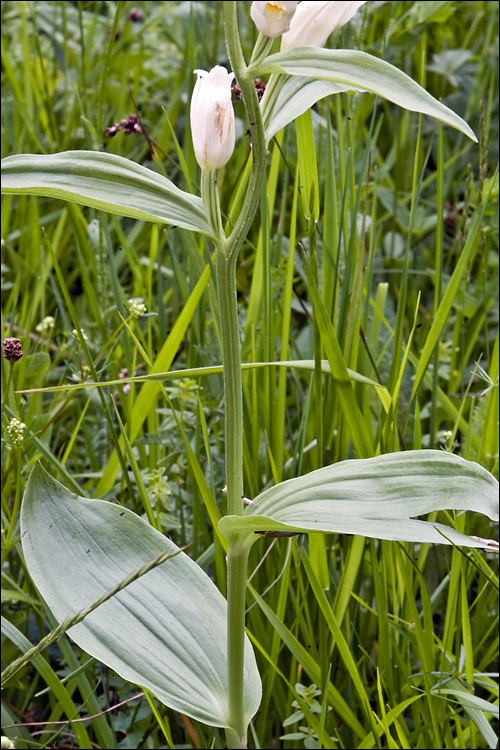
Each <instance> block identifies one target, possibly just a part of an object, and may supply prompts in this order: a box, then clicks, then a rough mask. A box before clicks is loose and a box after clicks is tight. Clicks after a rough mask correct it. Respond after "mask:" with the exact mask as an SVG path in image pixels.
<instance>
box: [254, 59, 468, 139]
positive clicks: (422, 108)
mask: <svg viewBox="0 0 500 750" xmlns="http://www.w3.org/2000/svg"><path fill="white" fill-rule="evenodd" d="M262 73H288V74H289V75H295V76H303V77H304V76H305V77H307V78H317V79H321V80H325V81H334V82H335V83H340V84H343V85H344V86H347V87H349V88H353V89H361V90H363V91H369V92H371V93H372V94H377V95H378V96H381V97H383V98H384V99H388V100H389V101H390V102H394V103H395V104H397V105H399V106H400V107H403V108H404V109H409V110H410V111H412V112H421V113H422V114H424V115H430V116H431V117H435V118H437V119H438V120H442V121H443V122H446V123H448V125H451V126H452V127H454V128H457V130H461V131H462V133H465V135H467V136H468V137H469V138H471V139H472V140H473V141H477V138H476V136H475V135H474V133H473V131H472V130H471V128H470V127H469V126H468V125H467V123H466V122H465V120H462V118H461V117H459V116H458V115H457V114H455V112H453V111H452V110H451V109H448V107H446V106H445V105H444V104H441V102H438V100H437V99H435V98H434V97H433V96H432V95H431V94H429V93H428V92H427V91H425V89H423V88H422V87H421V86H419V84H418V83H416V81H414V80H413V79H412V78H410V77H409V76H407V75H406V73H403V72H402V71H401V70H398V69H397V68H395V67H394V66H393V65H391V64H390V63H388V62H385V60H380V59H379V58H377V57H374V56H373V55H369V54H367V53H366V52H360V51H358V50H347V49H339V50H330V49H323V48H321V47H295V48H293V49H290V50H287V51H286V52H277V53H276V54H275V55H270V56H269V57H266V58H265V59H264V60H263V61H262V62H261V63H258V64H257V65H255V66H252V67H251V68H250V70H249V74H251V75H260V74H262ZM318 98H320V97H318Z"/></svg>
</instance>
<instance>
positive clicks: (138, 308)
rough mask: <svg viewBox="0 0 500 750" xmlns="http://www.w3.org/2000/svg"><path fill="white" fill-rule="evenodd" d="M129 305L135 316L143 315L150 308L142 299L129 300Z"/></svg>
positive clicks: (131, 312)
mask: <svg viewBox="0 0 500 750" xmlns="http://www.w3.org/2000/svg"><path fill="white" fill-rule="evenodd" d="M127 307H128V310H129V313H130V314H131V315H133V316H134V318H140V317H141V315H144V313H145V312H147V309H148V308H147V307H146V305H145V304H144V303H143V301H142V300H141V299H129V300H127Z"/></svg>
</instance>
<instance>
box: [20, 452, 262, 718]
mask: <svg viewBox="0 0 500 750" xmlns="http://www.w3.org/2000/svg"><path fill="white" fill-rule="evenodd" d="M21 538H22V547H23V552H24V557H25V560H26V565H27V567H28V570H29V572H30V575H31V577H32V579H33V581H34V583H35V584H36V586H37V588H38V589H39V591H40V593H41V595H42V596H43V598H44V599H45V601H46V602H47V604H48V606H49V607H50V609H51V610H52V612H53V614H54V616H55V617H56V619H57V620H58V621H59V622H62V621H63V620H65V619H66V618H67V617H69V616H71V615H73V614H75V613H76V612H78V611H80V610H82V609H84V608H86V607H88V606H90V605H91V604H92V603H93V602H94V601H97V600H98V599H99V598H100V597H101V596H102V595H103V594H104V593H105V592H106V591H107V590H108V589H110V588H111V587H112V586H114V585H116V584H117V583H119V582H120V581H122V580H123V579H124V578H125V577H126V576H127V575H129V574H130V573H132V572H133V571H135V570H137V569H138V568H140V567H141V566H142V565H143V564H144V563H145V562H147V561H149V560H151V559H153V558H155V557H156V556H157V555H158V554H160V553H161V552H162V551H164V550H169V551H175V550H177V549H178V548H177V547H176V545H175V544H173V542H171V541H170V540H169V539H167V538H166V537H165V536H163V534H161V533H160V532H158V531H156V530H155V529H154V528H152V527H151V526H150V525H149V524H148V523H146V522H145V521H143V520H142V519H141V518H140V517H139V516H137V515H136V514H134V513H132V512H131V511H129V510H127V509H126V508H123V507H121V506H119V505H115V504H113V503H109V502H106V501H103V500H88V499H85V498H82V497H79V496H78V495H75V494H73V493H72V492H69V491H68V490H67V489H66V488H65V487H64V486H63V485H61V484H60V483H59V482H56V481H55V480H54V479H53V478H52V477H51V476H50V475H49V474H48V473H47V472H46V471H45V470H44V469H43V468H42V466H41V465H40V464H36V465H35V467H34V469H33V471H32V473H31V475H30V478H29V480H28V483H27V486H26V492H25V495H24V499H23V503H22V509H21ZM226 618H227V605H226V600H225V599H224V597H223V596H222V594H221V593H220V592H219V590H218V589H217V588H216V586H215V584H214V583H213V582H212V580H211V579H210V578H209V577H208V576H207V575H206V573H204V571H203V570H202V569H201V568H200V567H199V566H198V565H197V564H196V563H195V562H194V561H193V560H191V559H190V558H189V557H188V556H187V555H186V554H185V553H183V552H180V553H179V554H178V555H176V556H175V557H173V558H171V559H169V560H167V562H165V563H164V564H163V565H161V566H159V567H157V568H155V569H154V570H152V571H151V572H149V573H147V574H146V575H144V576H143V577H142V578H140V579H139V580H137V581H135V582H134V583H131V584H130V585H129V586H128V587H127V588H126V589H124V590H123V591H120V593H119V594H117V595H116V596H114V597H113V598H111V599H110V600H109V601H107V602H105V603H104V604H102V605H100V606H99V607H98V608H97V609H96V610H95V611H94V612H92V613H91V614H90V615H88V616H87V617H86V618H85V620H84V621H83V622H82V623H80V624H78V625H76V626H74V627H73V628H71V629H70V630H69V631H68V634H69V635H70V636H71V638H72V639H73V640H74V641H76V643H77V644H78V645H79V646H80V647H81V648H82V649H84V650H85V651H87V652H88V653H89V654H91V655H92V656H95V657H96V658H97V659H99V660H100V661H102V662H104V664H107V665H108V666H109V667H111V668H112V669H114V670H115V671H116V672H117V673H118V674H119V675H121V676H122V677H123V678H124V679H126V680H129V681H130V682H133V683H135V684H137V685H140V686H142V687H145V688H147V689H148V690H150V691H152V692H153V693H154V694H155V695H156V697H157V698H159V700H161V701H162V702H163V703H165V705H167V706H169V707H171V708H173V709H175V710H177V711H181V712H182V713H185V714H187V715H188V716H191V717H192V718H194V719H197V720H199V721H201V722H204V723H205V724H209V725H211V726H220V727H227V726H229V724H228V719H227V715H228V708H227V705H228V696H227V687H226V686H227V646H226ZM260 699H261V682H260V676H259V673H258V670H257V666H256V663H255V657H254V654H253V650H252V646H251V644H250V642H249V640H248V639H246V642H245V698H244V710H245V715H246V717H247V720H248V721H249V720H250V719H251V717H252V716H253V715H254V714H255V712H256V711H257V708H258V706H259V703H260Z"/></svg>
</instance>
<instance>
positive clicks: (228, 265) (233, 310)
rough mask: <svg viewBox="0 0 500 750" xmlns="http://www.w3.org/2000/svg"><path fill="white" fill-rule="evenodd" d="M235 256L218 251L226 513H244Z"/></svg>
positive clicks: (236, 514)
mask: <svg viewBox="0 0 500 750" xmlns="http://www.w3.org/2000/svg"><path fill="white" fill-rule="evenodd" d="M236 260H237V256H236V255H235V254H229V255H228V256H226V255H224V254H223V253H222V252H220V251H217V253H216V257H215V270H216V275H217V296H218V298H219V316H220V333H221V350H222V368H223V372H224V397H225V437H226V446H225V450H226V484H227V512H228V514H229V515H235V516H241V514H242V513H243V400H242V381H241V355H240V340H239V325H238V300H237V297H236Z"/></svg>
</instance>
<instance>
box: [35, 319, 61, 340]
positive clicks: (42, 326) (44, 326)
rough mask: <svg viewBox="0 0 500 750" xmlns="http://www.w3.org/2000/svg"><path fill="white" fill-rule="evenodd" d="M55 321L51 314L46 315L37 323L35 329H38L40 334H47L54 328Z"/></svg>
mask: <svg viewBox="0 0 500 750" xmlns="http://www.w3.org/2000/svg"><path fill="white" fill-rule="evenodd" d="M55 322H56V321H55V320H54V318H53V317H52V315H47V316H46V317H45V318H44V319H43V320H42V322H41V323H39V324H38V325H37V327H36V330H37V331H38V333H41V334H42V336H47V335H49V334H50V333H52V329H53V328H54V325H55Z"/></svg>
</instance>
